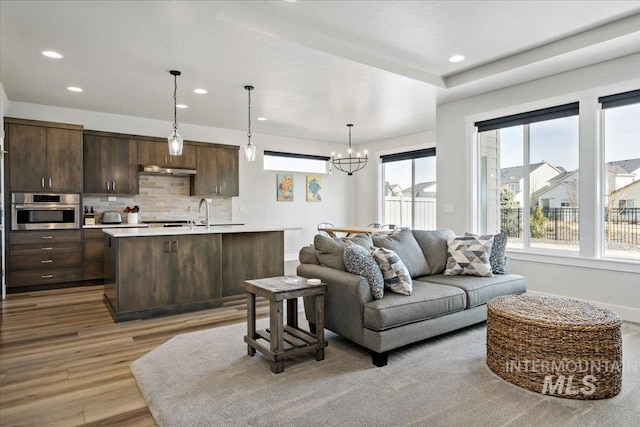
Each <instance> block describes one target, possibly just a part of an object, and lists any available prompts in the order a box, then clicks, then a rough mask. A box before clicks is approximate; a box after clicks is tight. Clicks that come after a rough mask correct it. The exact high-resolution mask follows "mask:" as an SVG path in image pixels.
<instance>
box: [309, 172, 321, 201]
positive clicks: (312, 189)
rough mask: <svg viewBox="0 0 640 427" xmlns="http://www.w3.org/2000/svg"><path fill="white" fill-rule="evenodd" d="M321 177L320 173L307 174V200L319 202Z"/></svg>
mask: <svg viewBox="0 0 640 427" xmlns="http://www.w3.org/2000/svg"><path fill="white" fill-rule="evenodd" d="M320 190H322V177H321V176H320V175H307V202H321V201H322V194H321V192H320Z"/></svg>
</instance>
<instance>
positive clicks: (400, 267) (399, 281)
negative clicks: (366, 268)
mask: <svg viewBox="0 0 640 427" xmlns="http://www.w3.org/2000/svg"><path fill="white" fill-rule="evenodd" d="M369 252H370V253H371V256H373V259H374V260H375V261H376V263H377V264H378V267H380V271H381V272H382V278H383V279H384V284H385V286H386V287H387V288H389V290H390V291H391V292H395V293H397V294H402V295H411V290H412V286H411V275H410V274H409V270H407V267H406V266H405V265H404V263H403V262H402V260H401V259H400V257H399V256H398V254H396V253H395V252H394V251H392V250H391V249H387V248H376V247H375V246H371V247H370V248H369Z"/></svg>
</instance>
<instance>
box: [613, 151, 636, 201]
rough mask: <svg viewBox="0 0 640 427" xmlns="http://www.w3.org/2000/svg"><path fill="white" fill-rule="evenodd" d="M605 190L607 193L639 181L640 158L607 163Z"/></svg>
mask: <svg viewBox="0 0 640 427" xmlns="http://www.w3.org/2000/svg"><path fill="white" fill-rule="evenodd" d="M606 170H607V190H608V192H609V193H611V192H612V191H615V190H618V189H619V188H622V187H625V186H627V185H629V184H631V183H632V182H634V181H638V180H639V179H640V158H638V159H626V160H618V161H615V162H608V163H607V164H606Z"/></svg>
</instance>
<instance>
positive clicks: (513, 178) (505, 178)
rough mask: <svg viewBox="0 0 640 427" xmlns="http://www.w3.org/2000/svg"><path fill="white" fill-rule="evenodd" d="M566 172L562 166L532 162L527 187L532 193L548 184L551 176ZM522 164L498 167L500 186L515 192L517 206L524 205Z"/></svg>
mask: <svg viewBox="0 0 640 427" xmlns="http://www.w3.org/2000/svg"><path fill="white" fill-rule="evenodd" d="M563 173H566V170H565V169H564V168H562V167H556V166H553V165H552V164H551V163H549V162H541V163H534V164H532V165H531V166H529V176H530V178H529V187H530V190H531V191H532V192H533V193H534V195H535V192H536V191H538V190H540V189H541V188H543V187H545V186H547V185H549V181H551V180H552V179H553V178H555V177H557V176H558V175H561V174H563ZM523 176H524V166H513V167H509V168H502V169H500V186H501V188H503V187H507V188H509V189H511V190H512V191H513V192H514V193H515V197H514V200H515V202H516V203H517V205H518V206H523V205H524V178H523Z"/></svg>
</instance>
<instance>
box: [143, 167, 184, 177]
mask: <svg viewBox="0 0 640 427" xmlns="http://www.w3.org/2000/svg"><path fill="white" fill-rule="evenodd" d="M139 171H140V173H145V174H149V175H176V176H192V175H196V174H197V171H196V170H195V169H181V168H169V167H166V166H155V165H140V168H139Z"/></svg>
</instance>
